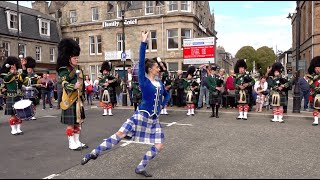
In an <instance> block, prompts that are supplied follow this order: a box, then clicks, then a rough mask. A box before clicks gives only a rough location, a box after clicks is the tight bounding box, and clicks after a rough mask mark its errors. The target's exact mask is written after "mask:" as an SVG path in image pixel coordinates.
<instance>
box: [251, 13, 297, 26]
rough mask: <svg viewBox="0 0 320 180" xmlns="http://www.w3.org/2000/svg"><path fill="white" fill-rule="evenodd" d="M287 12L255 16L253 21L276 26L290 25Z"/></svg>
mask: <svg viewBox="0 0 320 180" xmlns="http://www.w3.org/2000/svg"><path fill="white" fill-rule="evenodd" d="M287 16H288V15H287V14H283V15H279V16H263V17H256V18H253V19H252V20H253V23H255V24H260V25H271V26H274V27H279V26H290V24H291V22H290V20H288V18H287Z"/></svg>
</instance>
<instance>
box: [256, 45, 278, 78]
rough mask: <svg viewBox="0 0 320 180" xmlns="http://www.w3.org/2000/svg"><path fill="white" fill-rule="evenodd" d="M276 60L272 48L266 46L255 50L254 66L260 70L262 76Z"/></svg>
mask: <svg viewBox="0 0 320 180" xmlns="http://www.w3.org/2000/svg"><path fill="white" fill-rule="evenodd" d="M275 59H276V55H275V54H274V51H273V49H272V48H269V47H267V46H262V47H260V48H258V49H257V61H256V66H257V69H260V68H261V70H260V71H261V72H260V73H262V74H265V73H266V71H267V67H268V66H272V64H273V63H274V61H275Z"/></svg>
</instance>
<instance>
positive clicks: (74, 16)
mask: <svg viewBox="0 0 320 180" xmlns="http://www.w3.org/2000/svg"><path fill="white" fill-rule="evenodd" d="M75 22H77V11H70V23H75Z"/></svg>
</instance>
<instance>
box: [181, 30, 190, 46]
mask: <svg viewBox="0 0 320 180" xmlns="http://www.w3.org/2000/svg"><path fill="white" fill-rule="evenodd" d="M190 38H191V29H181V47H182V46H183V40H184V39H190Z"/></svg>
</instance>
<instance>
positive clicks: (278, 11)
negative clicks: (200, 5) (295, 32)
mask: <svg viewBox="0 0 320 180" xmlns="http://www.w3.org/2000/svg"><path fill="white" fill-rule="evenodd" d="M295 7H296V1H224V2H223V1H210V9H211V10H214V13H215V21H216V26H215V28H216V31H218V35H217V37H218V40H217V45H220V46H223V47H224V48H225V50H226V51H227V52H230V53H231V54H232V55H235V54H236V53H237V51H238V50H239V49H240V48H241V47H243V46H252V47H253V48H255V49H257V48H259V47H261V46H268V47H272V48H273V49H274V50H276V48H277V50H281V51H286V50H288V49H290V47H291V46H292V30H291V20H289V19H287V18H286V17H287V16H288V14H289V12H290V13H293V12H294V11H295Z"/></svg>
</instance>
